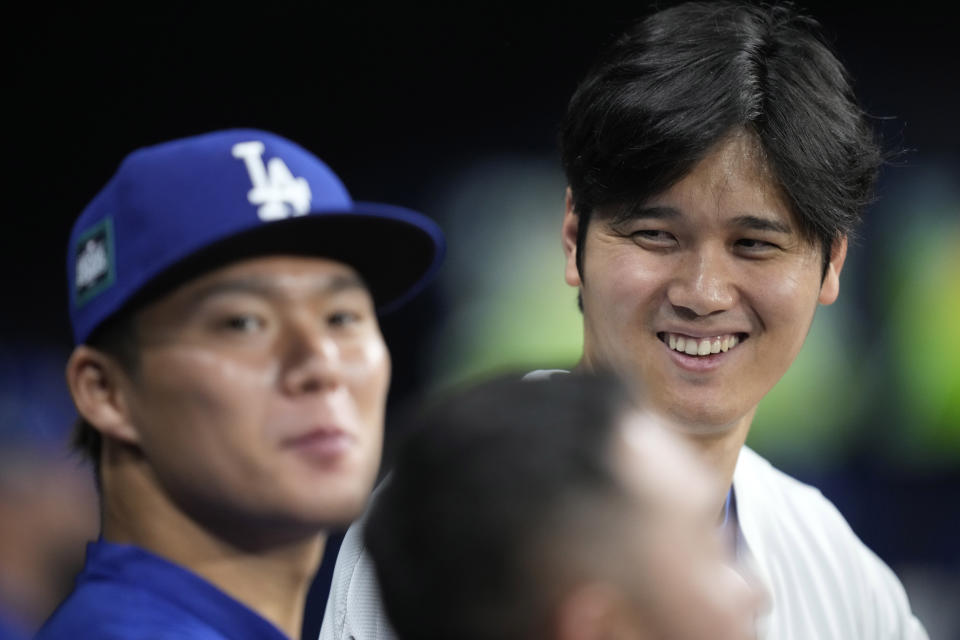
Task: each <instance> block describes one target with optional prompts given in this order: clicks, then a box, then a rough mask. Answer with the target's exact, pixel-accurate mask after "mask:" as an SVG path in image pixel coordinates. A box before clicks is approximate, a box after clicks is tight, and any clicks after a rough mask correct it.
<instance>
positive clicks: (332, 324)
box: [123, 256, 390, 537]
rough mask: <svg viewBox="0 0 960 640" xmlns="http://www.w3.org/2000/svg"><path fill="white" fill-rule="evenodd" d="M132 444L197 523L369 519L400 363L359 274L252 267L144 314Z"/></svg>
mask: <svg viewBox="0 0 960 640" xmlns="http://www.w3.org/2000/svg"><path fill="white" fill-rule="evenodd" d="M137 336H138V340H139V354H140V356H139V363H138V364H139V366H138V368H137V371H136V374H135V375H132V376H130V377H129V378H128V379H127V380H126V381H125V384H124V389H123V391H124V394H125V397H126V398H127V401H128V407H129V420H130V425H131V429H130V432H129V433H130V435H129V437H128V440H129V441H130V442H131V443H132V444H134V445H135V446H136V447H137V448H139V450H140V451H142V455H143V456H144V458H145V460H146V462H147V465H148V466H149V469H150V472H151V474H152V476H153V477H154V481H155V482H156V483H157V484H158V485H159V486H161V487H162V489H163V491H164V492H166V493H167V494H168V495H169V496H170V497H171V498H172V500H173V501H174V502H175V503H176V504H178V505H180V508H182V509H183V510H184V511H186V512H187V513H188V514H189V515H190V516H191V517H193V518H194V519H195V520H198V521H200V522H205V523H206V524H208V525H210V526H212V527H214V528H220V529H223V530H226V531H231V530H233V531H234V533H236V532H237V530H239V531H243V530H246V529H249V531H251V532H252V533H254V535H257V534H263V535H266V536H268V537H269V536H271V535H273V534H278V535H283V536H287V535H289V534H291V533H292V534H294V535H299V534H301V533H302V534H309V533H313V532H316V531H317V530H318V529H320V528H325V527H328V526H331V525H338V524H343V523H346V522H349V521H350V520H351V519H353V518H354V517H356V516H357V515H358V514H359V513H360V512H361V511H362V509H363V507H364V505H365V503H366V499H367V496H368V494H369V492H370V489H371V487H372V485H373V482H374V479H375V475H376V471H377V468H378V465H379V461H380V453H381V442H382V435H383V417H384V407H385V401H386V395H387V387H388V384H389V378H390V359H389V354H388V352H387V349H386V346H385V344H384V341H383V338H382V336H381V333H380V328H379V325H378V323H377V318H376V315H375V313H374V305H373V300H372V298H371V296H370V294H369V292H368V290H367V288H366V287H365V286H364V284H363V282H362V281H361V279H360V277H359V276H358V275H357V273H356V272H355V271H354V270H353V269H352V268H350V267H349V266H347V265H345V264H342V263H339V262H335V261H331V260H326V259H320V258H307V257H286V256H271V257H263V258H254V259H248V260H243V261H240V262H236V263H233V264H230V265H228V266H226V267H223V268H220V269H217V270H215V271H212V272H210V273H208V274H205V275H203V276H201V277H199V278H196V279H194V280H192V281H190V282H188V283H186V284H184V285H182V286H180V287H178V288H177V289H175V290H174V291H173V292H172V293H171V294H169V295H167V296H165V297H163V298H161V299H160V300H158V301H157V302H154V303H152V304H150V305H149V306H147V307H146V308H145V309H144V310H143V311H142V312H141V313H140V314H139V317H138V323H137Z"/></svg>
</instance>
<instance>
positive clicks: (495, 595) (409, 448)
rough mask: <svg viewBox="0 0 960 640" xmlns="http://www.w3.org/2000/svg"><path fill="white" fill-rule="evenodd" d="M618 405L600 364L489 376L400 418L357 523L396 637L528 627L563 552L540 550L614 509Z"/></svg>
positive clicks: (620, 493)
mask: <svg viewBox="0 0 960 640" xmlns="http://www.w3.org/2000/svg"><path fill="white" fill-rule="evenodd" d="M629 406H630V405H629V402H628V400H627V396H626V394H625V392H624V391H623V389H622V387H621V386H620V385H619V384H618V383H615V382H614V380H613V379H612V378H609V377H606V376H603V375H599V376H589V375H587V374H558V375H555V376H553V377H552V378H551V379H549V380H521V379H519V377H502V378H497V379H494V380H492V381H488V382H486V383H484V384H481V385H479V386H475V387H473V388H469V389H467V390H465V391H461V392H459V393H455V394H453V395H451V396H448V397H447V398H446V399H444V400H443V401H442V402H440V403H439V404H437V405H435V406H433V407H431V408H430V409H428V410H426V411H424V412H423V413H422V414H417V415H416V416H415V417H414V418H413V420H414V421H415V427H413V428H412V429H411V430H410V431H408V433H409V434H411V435H410V436H409V437H408V438H407V440H406V441H405V442H404V443H403V444H402V446H401V448H400V450H399V455H398V457H397V459H396V464H395V466H394V467H393V468H392V470H391V471H390V473H389V475H388V477H387V479H386V482H385V485H384V486H383V488H382V489H381V490H380V492H379V493H378V495H377V496H376V498H375V501H374V503H373V505H372V507H371V509H370V511H369V512H368V516H367V520H366V523H365V526H364V539H365V543H366V546H367V549H368V550H369V552H370V554H371V557H372V558H373V561H374V566H375V568H376V575H377V578H378V580H379V584H380V587H381V593H382V597H383V603H384V606H385V608H386V611H387V614H388V616H389V618H390V620H391V622H392V623H393V625H394V627H395V629H396V631H397V632H398V634H399V635H400V637H401V638H422V639H439V638H445V639H446V638H457V639H458V640H492V639H497V640H506V639H510V638H521V637H524V638H525V637H536V636H537V632H538V631H539V630H540V629H539V628H538V627H539V625H541V624H543V623H544V620H545V615H544V614H545V607H547V606H548V604H547V603H545V602H542V601H541V598H542V594H543V593H544V591H545V590H549V588H550V582H551V581H550V579H549V578H548V577H545V575H544V574H545V573H546V574H550V573H551V571H552V570H553V568H552V565H562V564H564V563H565V562H566V561H567V560H568V559H569V558H568V556H569V554H568V555H567V556H564V557H555V556H558V555H559V554H556V553H555V554H554V555H553V556H548V557H544V554H549V553H550V552H549V551H547V549H556V548H557V546H558V544H557V539H558V538H560V539H562V538H563V536H564V535H566V536H567V537H571V536H573V535H578V534H583V533H584V531H585V530H584V527H583V526H582V525H583V524H584V523H592V522H594V521H592V520H591V517H592V516H595V515H596V514H597V511H596V509H597V508H599V509H601V510H602V511H601V513H615V514H619V513H623V512H625V511H628V510H627V509H624V508H623V500H625V499H626V498H625V496H626V495H627V491H626V490H625V489H624V488H623V485H622V482H621V480H619V479H618V476H617V471H616V469H615V467H614V463H613V455H612V449H613V446H612V434H613V433H614V429H615V427H616V425H618V424H620V421H621V419H622V418H623V417H624V416H625V415H626V412H627V411H628V408H629ZM598 505H599V507H598ZM604 505H607V506H606V507H605V506H604ZM614 505H615V506H614ZM571 529H573V530H576V533H574V534H571V533H570V530H571ZM600 529H602V531H599V530H597V527H595V526H591V527H589V531H590V533H589V535H590V536H606V535H608V533H609V531H608V530H609V529H611V528H604V527H600ZM560 546H562V543H561V544H560ZM607 546H609V545H607ZM568 551H569V549H568ZM592 559H593V560H595V558H592ZM584 562H586V560H584ZM561 571H562V569H561Z"/></svg>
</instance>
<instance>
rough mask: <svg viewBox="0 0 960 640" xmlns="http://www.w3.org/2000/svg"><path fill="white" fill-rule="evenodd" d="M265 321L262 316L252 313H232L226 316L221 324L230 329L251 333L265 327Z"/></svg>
mask: <svg viewBox="0 0 960 640" xmlns="http://www.w3.org/2000/svg"><path fill="white" fill-rule="evenodd" d="M264 324H265V321H264V319H263V318H261V317H260V316H256V315H252V314H239V315H232V316H229V317H228V318H226V319H225V320H224V321H223V322H222V324H221V326H222V327H223V328H224V329H226V330H228V331H236V332H238V333H251V332H253V331H259V330H260V329H262V328H263V327H264Z"/></svg>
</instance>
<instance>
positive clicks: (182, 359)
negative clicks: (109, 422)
mask: <svg viewBox="0 0 960 640" xmlns="http://www.w3.org/2000/svg"><path fill="white" fill-rule="evenodd" d="M143 365H144V373H145V377H148V378H149V380H150V381H151V382H150V393H149V396H148V397H147V398H146V402H145V403H144V404H143V406H142V411H143V412H145V413H149V415H144V416H143V419H144V422H145V423H146V424H151V423H154V422H155V423H156V424H158V425H159V427H160V428H161V429H162V430H163V431H164V434H163V439H164V440H172V438H170V436H171V435H172V434H174V433H177V432H180V433H181V434H182V438H183V437H185V438H189V439H190V441H191V444H197V445H199V444H200V443H201V442H203V441H204V440H214V441H217V442H221V443H222V442H226V441H229V440H231V439H232V438H234V437H239V436H242V435H243V432H244V431H245V430H244V429H243V425H244V424H258V423H259V421H260V420H261V418H262V416H263V414H264V411H265V410H266V409H265V406H264V401H263V399H265V398H267V397H268V392H269V390H270V389H271V388H272V387H273V386H274V385H275V384H276V382H275V381H276V379H277V375H278V370H277V367H276V366H275V365H274V366H269V367H264V366H262V364H257V365H254V364H253V363H244V362H242V361H238V360H235V359H227V358H224V357H222V356H220V355H218V354H216V353H212V352H209V351H206V350H204V349H202V348H197V347H191V348H189V349H188V348H174V349H171V350H169V351H167V352H165V353H164V354H162V355H160V356H157V357H155V358H150V357H147V358H145V360H144V363H143ZM147 435H149V434H147ZM182 438H181V439H182Z"/></svg>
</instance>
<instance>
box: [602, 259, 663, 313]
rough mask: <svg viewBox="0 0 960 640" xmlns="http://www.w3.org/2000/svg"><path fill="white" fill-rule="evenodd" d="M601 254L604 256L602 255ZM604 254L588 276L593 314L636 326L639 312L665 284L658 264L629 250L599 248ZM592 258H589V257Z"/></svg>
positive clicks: (660, 266)
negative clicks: (632, 323)
mask: <svg viewBox="0 0 960 640" xmlns="http://www.w3.org/2000/svg"><path fill="white" fill-rule="evenodd" d="M601 252H602V253H601ZM595 253H601V255H598V256H597V260H595V261H594V262H593V264H592V265H591V268H589V269H588V272H587V279H586V281H587V284H586V286H585V287H584V292H585V295H586V298H587V299H588V300H589V301H590V302H591V303H592V304H591V309H590V310H589V311H590V313H591V314H593V315H596V316H599V317H601V318H606V319H613V320H616V321H624V320H626V321H629V322H635V318H636V315H637V312H638V309H639V308H640V307H641V306H649V305H650V304H651V301H652V298H653V297H654V296H655V294H656V292H657V291H658V289H659V288H662V287H661V286H660V283H662V282H663V280H664V278H663V276H662V274H660V273H659V271H658V267H659V268H661V269H662V267H663V265H660V264H658V263H657V262H656V261H650V260H643V259H642V258H643V254H641V253H640V252H639V250H638V249H636V248H631V247H628V246H620V245H616V246H611V247H605V246H598V247H597V248H596V249H595ZM588 255H589V254H588Z"/></svg>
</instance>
